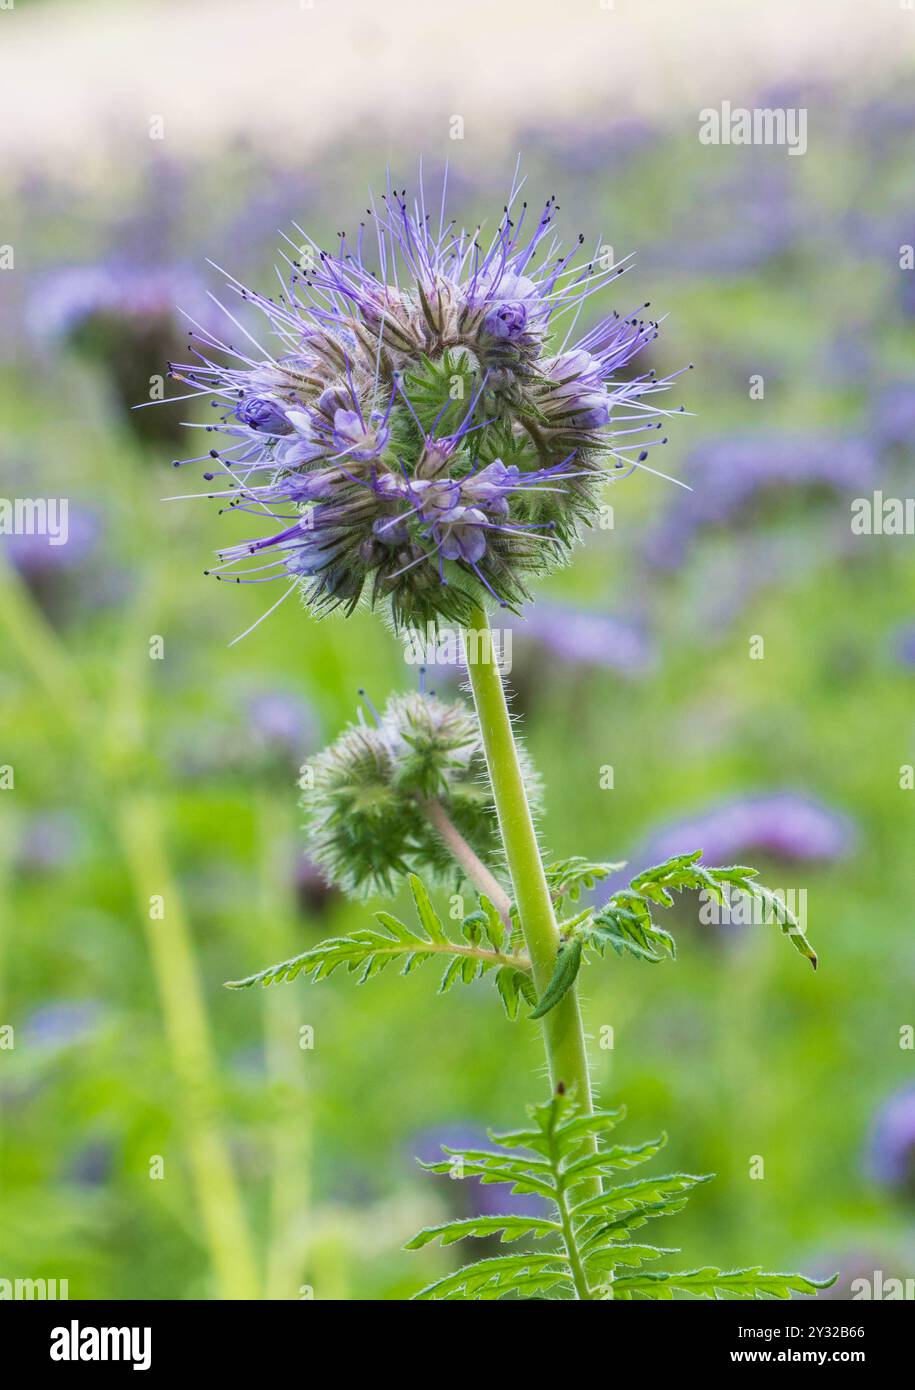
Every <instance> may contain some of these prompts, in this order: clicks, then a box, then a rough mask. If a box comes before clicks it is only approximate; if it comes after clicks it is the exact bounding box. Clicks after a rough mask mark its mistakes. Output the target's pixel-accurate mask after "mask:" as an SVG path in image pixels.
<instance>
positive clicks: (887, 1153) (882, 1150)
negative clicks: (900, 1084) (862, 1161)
mask: <svg viewBox="0 0 915 1390" xmlns="http://www.w3.org/2000/svg"><path fill="white" fill-rule="evenodd" d="M867 1168H868V1171H869V1173H870V1174H871V1176H872V1177H873V1178H874V1179H875V1180H876V1181H877V1182H879V1183H880V1184H881V1185H883V1186H885V1187H892V1188H895V1189H896V1190H897V1191H899V1192H902V1193H905V1194H907V1195H908V1196H915V1086H906V1087H904V1088H903V1089H902V1090H900V1091H897V1092H896V1093H895V1095H892V1096H890V1098H889V1100H887V1101H886V1102H885V1103H884V1105H883V1106H882V1107H881V1108H880V1110H879V1111H878V1113H877V1116H876V1119H875V1121H874V1125H873V1129H872V1131H871V1136H870V1140H869V1143H868V1151H867Z"/></svg>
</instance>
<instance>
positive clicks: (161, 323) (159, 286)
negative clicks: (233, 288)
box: [27, 260, 227, 439]
mask: <svg viewBox="0 0 915 1390" xmlns="http://www.w3.org/2000/svg"><path fill="white" fill-rule="evenodd" d="M189 316H190V317H193V319H194V320H196V323H197V324H198V325H199V326H200V327H201V328H202V329H203V330H204V333H205V334H207V335H208V334H210V333H213V334H216V335H218V334H219V333H220V332H221V331H222V332H224V331H225V327H224V322H227V320H225V321H222V320H221V318H220V317H218V316H217V312H216V310H215V308H214V306H213V304H212V302H211V301H210V300H209V299H208V298H207V296H206V294H205V293H204V291H203V289H202V287H201V285H200V283H199V282H198V280H197V279H196V277H195V276H193V275H192V274H191V273H190V272H189V271H187V270H186V269H184V268H183V267H181V266H171V265H165V266H155V265H147V264H142V263H132V262H126V261H125V262H119V261H114V260H112V261H110V262H107V263H103V264H97V265H82V266H72V267H69V268H67V269H64V270H59V271H57V272H55V273H53V274H50V275H47V276H45V277H44V278H43V279H42V280H40V281H39V283H38V286H37V288H36V290H35V291H34V293H33V295H32V298H31V303H30V305H29V308H28V312H27V326H28V328H29V329H30V331H31V333H32V336H33V337H34V339H35V340H36V342H37V343H38V345H39V346H40V347H43V348H44V349H46V350H47V349H50V348H55V347H61V346H70V347H73V348H75V349H77V350H78V351H81V352H82V353H84V354H85V355H86V356H87V357H89V358H92V359H93V360H95V361H97V362H99V363H101V364H102V366H103V367H104V369H105V371H106V372H107V374H108V377H109V380H110V382H111V385H112V387H113V388H114V392H115V396H116V399H117V402H118V404H119V406H120V408H121V410H122V411H123V413H124V418H125V423H127V424H128V425H129V426H130V427H131V429H133V430H134V432H135V433H137V434H139V435H141V436H145V437H149V438H153V439H168V438H169V437H171V436H173V435H176V434H177V433H178V432H179V431H180V429H181V424H180V418H179V413H178V412H177V411H176V410H175V409H174V408H169V407H168V406H162V407H160V406H159V405H158V404H156V405H148V406H147V405H145V403H146V402H148V401H149V400H150V399H151V397H150V380H151V379H152V378H155V377H162V378H164V377H165V375H166V373H167V370H168V363H169V360H170V359H172V358H174V357H176V356H178V355H179V354H180V353H181V351H182V350H183V348H184V345H185V342H186V339H187V335H188V332H189V331H191V332H197V329H196V328H194V327H193V326H192V325H190V318H189ZM139 405H144V409H142V410H136V409H134V408H133V407H135V406H139Z"/></svg>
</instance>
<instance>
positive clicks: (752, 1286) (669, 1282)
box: [613, 1265, 838, 1298]
mask: <svg viewBox="0 0 915 1390" xmlns="http://www.w3.org/2000/svg"><path fill="white" fill-rule="evenodd" d="M837 1278H838V1275H836V1274H834V1275H833V1276H832V1278H831V1279H822V1280H818V1279H809V1278H808V1277H807V1276H806V1275H804V1274H767V1273H765V1272H764V1271H763V1270H762V1269H761V1267H760V1266H759V1265H756V1266H754V1267H753V1268H751V1269H732V1270H728V1271H725V1270H721V1269H715V1268H713V1267H711V1266H708V1267H707V1268H705V1269H690V1270H685V1271H684V1272H683V1273H682V1274H670V1273H663V1272H653V1271H651V1272H650V1271H648V1270H642V1271H640V1272H639V1273H638V1274H623V1275H620V1276H619V1277H618V1278H617V1279H616V1280H615V1281H614V1284H613V1295H614V1297H615V1298H616V1297H619V1295H620V1294H625V1295H628V1296H631V1295H633V1294H636V1295H638V1296H640V1297H642V1298H670V1297H671V1291H672V1290H674V1289H677V1290H679V1291H680V1292H682V1293H687V1294H692V1295H693V1296H694V1297H696V1298H790V1297H791V1295H792V1294H793V1293H799V1294H815V1293H817V1292H818V1291H819V1290H820V1289H828V1288H830V1287H831V1286H832V1285H833V1284H834V1283H835V1282H836V1279H837Z"/></svg>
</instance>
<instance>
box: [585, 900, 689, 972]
mask: <svg viewBox="0 0 915 1390" xmlns="http://www.w3.org/2000/svg"><path fill="white" fill-rule="evenodd" d="M582 937H583V939H584V941H585V942H586V944H587V945H589V946H594V947H596V949H597V950H598V952H600V953H601V954H602V953H603V950H604V947H605V946H611V947H612V948H613V950H614V951H615V952H616V953H617V955H622V954H623V952H624V951H628V952H629V954H630V955H633V956H638V957H639V958H640V959H641V960H648V961H653V962H657V961H662V960H666V959H668V958H670V959H673V958H674V957H675V956H676V954H677V948H676V945H675V943H674V939H673V937H672V936H671V935H670V933H669V932H666V931H663V930H662V929H661V928H660V927H656V926H655V924H654V922H653V921H652V920H651V912H650V911H649V909H648V907H647V906H646V905H645V903H644V902H642V901H641V900H640V899H638V898H637V897H635V895H634V894H631V893H619V894H617V896H616V898H615V899H614V900H613V901H612V902H610V903H608V904H607V906H606V907H605V908H603V909H602V910H601V911H600V912H598V913H597V914H596V915H595V916H594V918H593V919H592V921H591V922H590V924H588V925H587V926H586V927H585V928H584V929H583V931H582Z"/></svg>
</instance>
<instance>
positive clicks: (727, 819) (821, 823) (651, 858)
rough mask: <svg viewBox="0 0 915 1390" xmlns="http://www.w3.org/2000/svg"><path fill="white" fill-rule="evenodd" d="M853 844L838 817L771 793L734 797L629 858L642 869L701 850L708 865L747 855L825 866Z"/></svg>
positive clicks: (791, 795)
mask: <svg viewBox="0 0 915 1390" xmlns="http://www.w3.org/2000/svg"><path fill="white" fill-rule="evenodd" d="M854 839H855V835H854V829H853V826H852V824H851V822H850V821H849V820H848V818H847V817H846V816H844V815H843V814H841V813H840V812H838V811H833V810H831V809H830V808H829V807H827V806H824V805H822V804H821V803H820V802H818V801H814V800H812V799H811V798H809V797H806V796H800V795H798V794H797V793H795V792H776V793H771V794H769V795H765V796H751V797H738V798H735V799H734V800H732V801H726V802H722V803H721V804H719V805H715V806H712V807H711V808H710V809H709V810H707V811H704V812H701V813H699V814H698V815H695V816H691V817H687V818H685V819H683V820H681V821H677V822H676V823H674V824H672V825H669V826H667V827H666V828H665V829H663V830H660V831H658V832H656V833H655V834H654V835H652V836H651V837H650V839H649V840H648V842H647V843H646V844H645V846H644V847H643V848H642V849H641V850H640V851H639V852H638V854H637V856H635V858H636V860H637V867H644V866H646V865H648V864H657V863H660V862H661V861H662V860H665V859H669V858H671V857H672V856H673V855H676V854H685V853H688V852H690V851H692V850H696V849H701V850H702V853H703V858H704V859H705V860H707V862H709V863H714V864H729V863H731V864H732V863H734V862H735V861H740V860H741V859H742V857H744V856H747V855H753V854H757V855H764V856H766V857H769V858H772V859H782V860H785V861H786V862H794V863H798V862H808V861H813V862H816V861H819V862H824V863H825V862H830V861H834V860H837V859H841V858H842V857H843V856H844V855H845V854H847V853H848V851H849V850H850V849H851V847H852V845H853V843H854ZM629 867H630V868H632V864H630V866H629Z"/></svg>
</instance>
